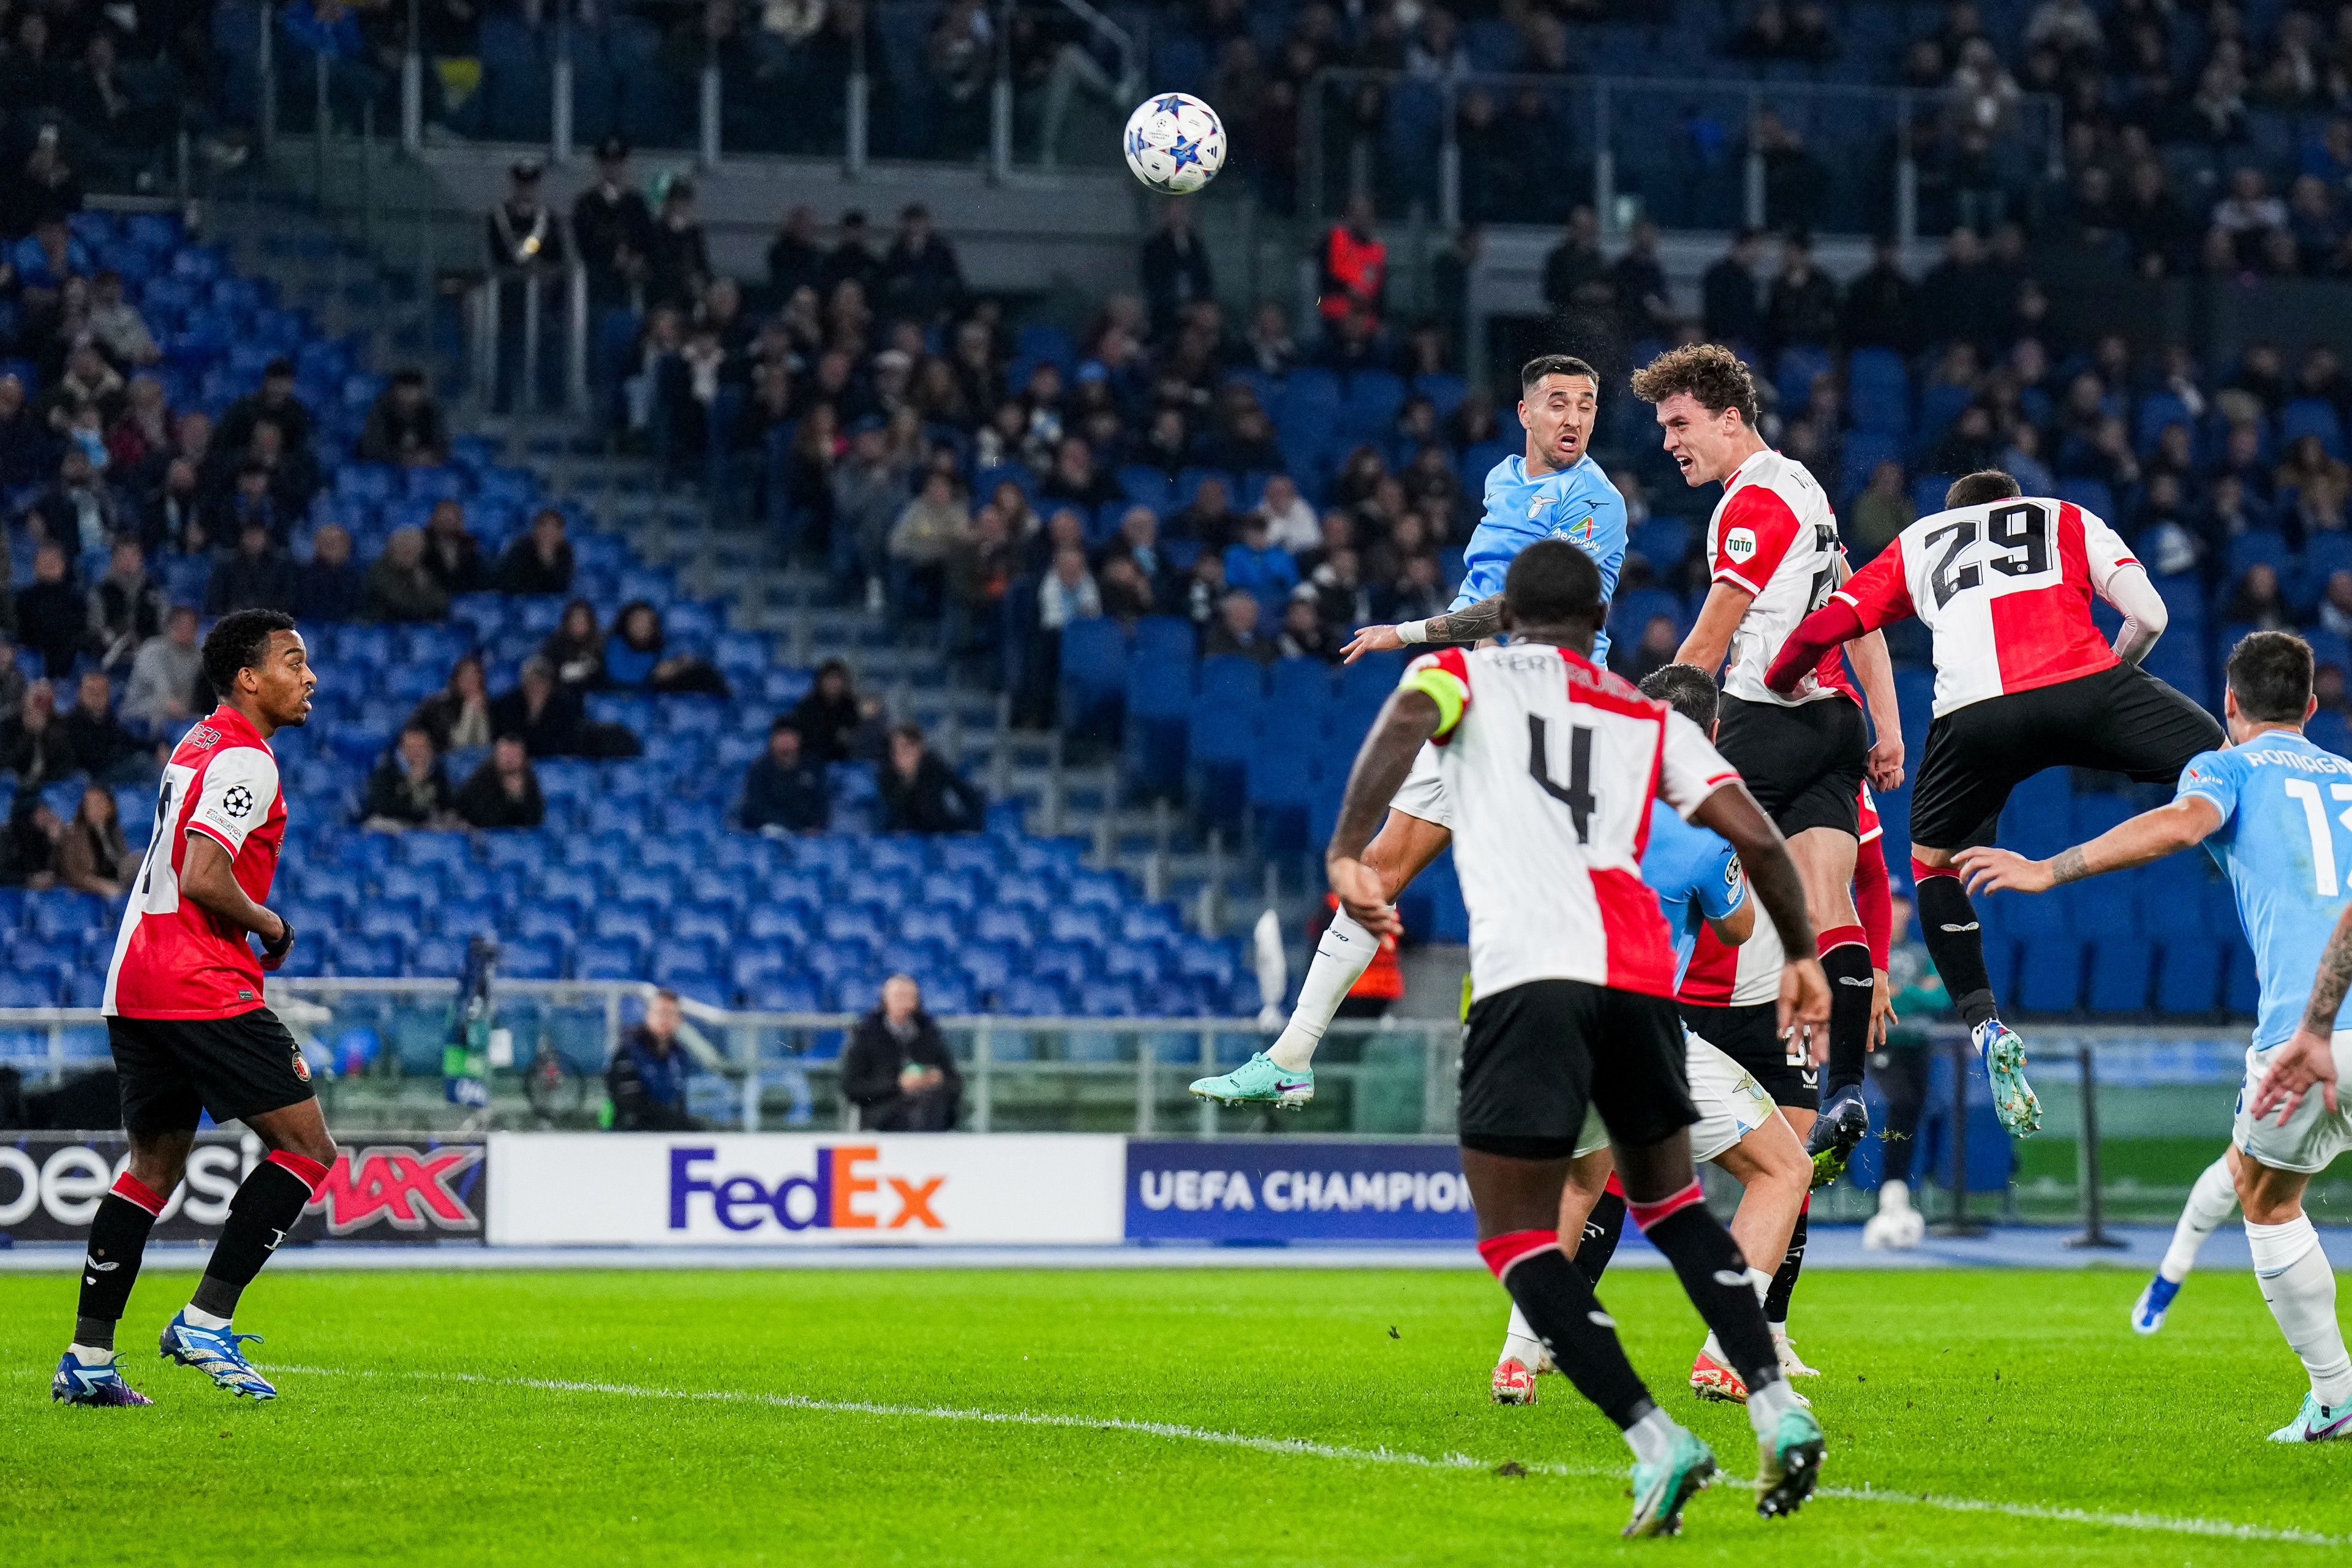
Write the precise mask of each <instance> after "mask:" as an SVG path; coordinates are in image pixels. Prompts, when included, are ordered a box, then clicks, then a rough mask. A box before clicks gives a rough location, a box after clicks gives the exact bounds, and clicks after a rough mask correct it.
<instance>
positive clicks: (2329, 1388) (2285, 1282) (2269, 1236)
mask: <svg viewBox="0 0 2352 1568" xmlns="http://www.w3.org/2000/svg"><path fill="white" fill-rule="evenodd" d="M2246 1245H2247V1247H2249V1248H2250V1249H2251V1250H2252V1253H2253V1255H2254V1281H2255V1283H2256V1284H2259V1285H2260V1286H2261V1287H2262V1288H2263V1300H2265V1301H2267V1302H2269V1303H2270V1307H2271V1316H2272V1317H2273V1318H2276V1319H2277V1320H2278V1326H2279V1331H2280V1332H2281V1333H2283V1334H2284V1335H2285V1336H2286V1342H2287V1343H2288V1344H2289V1345H2290V1346H2292V1347H2293V1348H2294V1353H2295V1354H2296V1355H2298V1356H2300V1357H2302V1358H2303V1365H2304V1370H2305V1372H2308V1373H2310V1374H2311V1392H2312V1394H2313V1395H2314V1396H2315V1397H2316V1398H2317V1399H2318V1401H2319V1402H2320V1403H2321V1404H2322V1405H2327V1406H2329V1407H2330V1408H2331V1409H2332V1408H2336V1407H2337V1406H2340V1405H2345V1404H2346V1403H2347V1402H2352V1355H2347V1353H2346V1352H2345V1349H2344V1330H2343V1328H2342V1327H2341V1326H2340V1325H2339V1324H2337V1322H2336V1271H2335V1270H2334V1269H2333V1268H2329V1267H2328V1263H2327V1254H2326V1251H2324V1250H2323V1249H2322V1248H2321V1247H2320V1245H2319V1232H2318V1231H2316V1230H2315V1229H2313V1228H2312V1224H2311V1216H2310V1215H2295V1216H2294V1218H2293V1219H2291V1220H2288V1221H2287V1222H2286V1223H2285V1224H2284V1225H2256V1224H2255V1223H2254V1222H2253V1221H2252V1220H2248V1221H2247V1222H2246Z"/></svg>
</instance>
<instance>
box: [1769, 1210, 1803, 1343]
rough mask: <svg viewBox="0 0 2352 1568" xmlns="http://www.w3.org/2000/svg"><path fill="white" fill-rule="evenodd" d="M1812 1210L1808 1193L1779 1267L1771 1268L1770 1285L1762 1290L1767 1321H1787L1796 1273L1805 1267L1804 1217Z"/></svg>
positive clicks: (1795, 1286)
mask: <svg viewBox="0 0 2352 1568" xmlns="http://www.w3.org/2000/svg"><path fill="white" fill-rule="evenodd" d="M1812 1212H1813V1200H1812V1198H1811V1196H1810V1195H1809V1196H1807V1197H1806V1199H1805V1204H1804V1206H1803V1207H1802V1208H1801V1209H1799V1210H1798V1211H1797V1228H1796V1229H1794V1230H1792V1231H1790V1233H1789V1250H1788V1251H1787V1252H1785V1253H1783V1254H1781V1256H1780V1268H1777V1269H1774V1270H1773V1272H1772V1284H1771V1287H1770V1289H1767V1290H1766V1291H1765V1292H1764V1321H1766V1322H1767V1323H1785V1322H1787V1321H1789V1298H1790V1297H1791V1296H1793V1295H1795V1294H1796V1293H1797V1275H1798V1273H1799V1271H1800V1270H1801V1269H1802V1268H1804V1267H1805V1218H1806V1216H1807V1215H1811V1213H1812Z"/></svg>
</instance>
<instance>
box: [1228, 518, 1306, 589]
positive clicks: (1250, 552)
mask: <svg viewBox="0 0 2352 1568" xmlns="http://www.w3.org/2000/svg"><path fill="white" fill-rule="evenodd" d="M1240 534H1241V537H1240V538H1239V539H1237V540H1236V541H1235V542H1233V543H1232V544H1229V545H1227V546H1226V547H1225V582H1226V584H1228V585H1229V586H1231V587H1233V588H1235V589H1239V590H1241V591H1243V592H1245V593H1249V594H1254V595H1256V596H1257V597H1258V599H1259V600H1260V601H1261V602H1270V601H1273V600H1276V599H1281V598H1285V597H1287V596H1288V595H1289V593H1290V591H1291V590H1292V589H1293V588H1296V587H1297V586H1298V563H1297V562H1296V561H1293V560H1292V559H1291V558H1290V552H1288V551H1286V550H1282V549H1278V548H1276V546H1275V545H1274V544H1272V543H1270V542H1268V540H1267V532H1266V520H1265V516H1264V515H1263V514H1262V513H1259V512H1251V513H1249V514H1248V515H1246V516H1244V517H1243V518H1242V519H1241V525H1240Z"/></svg>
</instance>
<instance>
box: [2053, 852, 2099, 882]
mask: <svg viewBox="0 0 2352 1568" xmlns="http://www.w3.org/2000/svg"><path fill="white" fill-rule="evenodd" d="M2090 874H2091V868H2089V867H2088V866H2086V865H2084V863H2083V847H2082V846H2081V845H2079V844H2077V845H2075V846H2074V847H2073V848H2072V849H2062V850H2060V851H2059V852H2058V856H2057V858H2055V859H2053V860H2052V861H2051V862H2050V885H2051V886H2052V887H2056V886H2058V885H2059V884H2060V883H2063V882H2079V881H2081V880H2082V879H2084V878H2085V877H2087V876H2089V875H2090Z"/></svg>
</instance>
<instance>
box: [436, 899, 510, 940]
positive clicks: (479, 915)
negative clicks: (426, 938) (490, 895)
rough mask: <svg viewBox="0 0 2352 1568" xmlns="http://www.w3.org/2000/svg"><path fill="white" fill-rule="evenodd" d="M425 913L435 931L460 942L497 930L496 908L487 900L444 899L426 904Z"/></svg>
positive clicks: (497, 910) (497, 911) (497, 912)
mask: <svg viewBox="0 0 2352 1568" xmlns="http://www.w3.org/2000/svg"><path fill="white" fill-rule="evenodd" d="M425 914H426V915H427V917H429V919H430V920H431V922H432V925H433V929H434V930H435V931H438V932H439V933H440V934H441V935H443V936H445V937H449V938H452V939H455V940H457V941H458V942H463V941H464V940H465V939H466V938H467V937H469V936H474V935H477V934H482V935H488V934H491V933H494V932H496V931H497V930H498V929H499V909H498V906H497V905H496V904H493V903H491V902H489V901H488V900H475V899H445V900H442V901H441V902H439V903H437V904H427V905H426V906H425Z"/></svg>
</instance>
